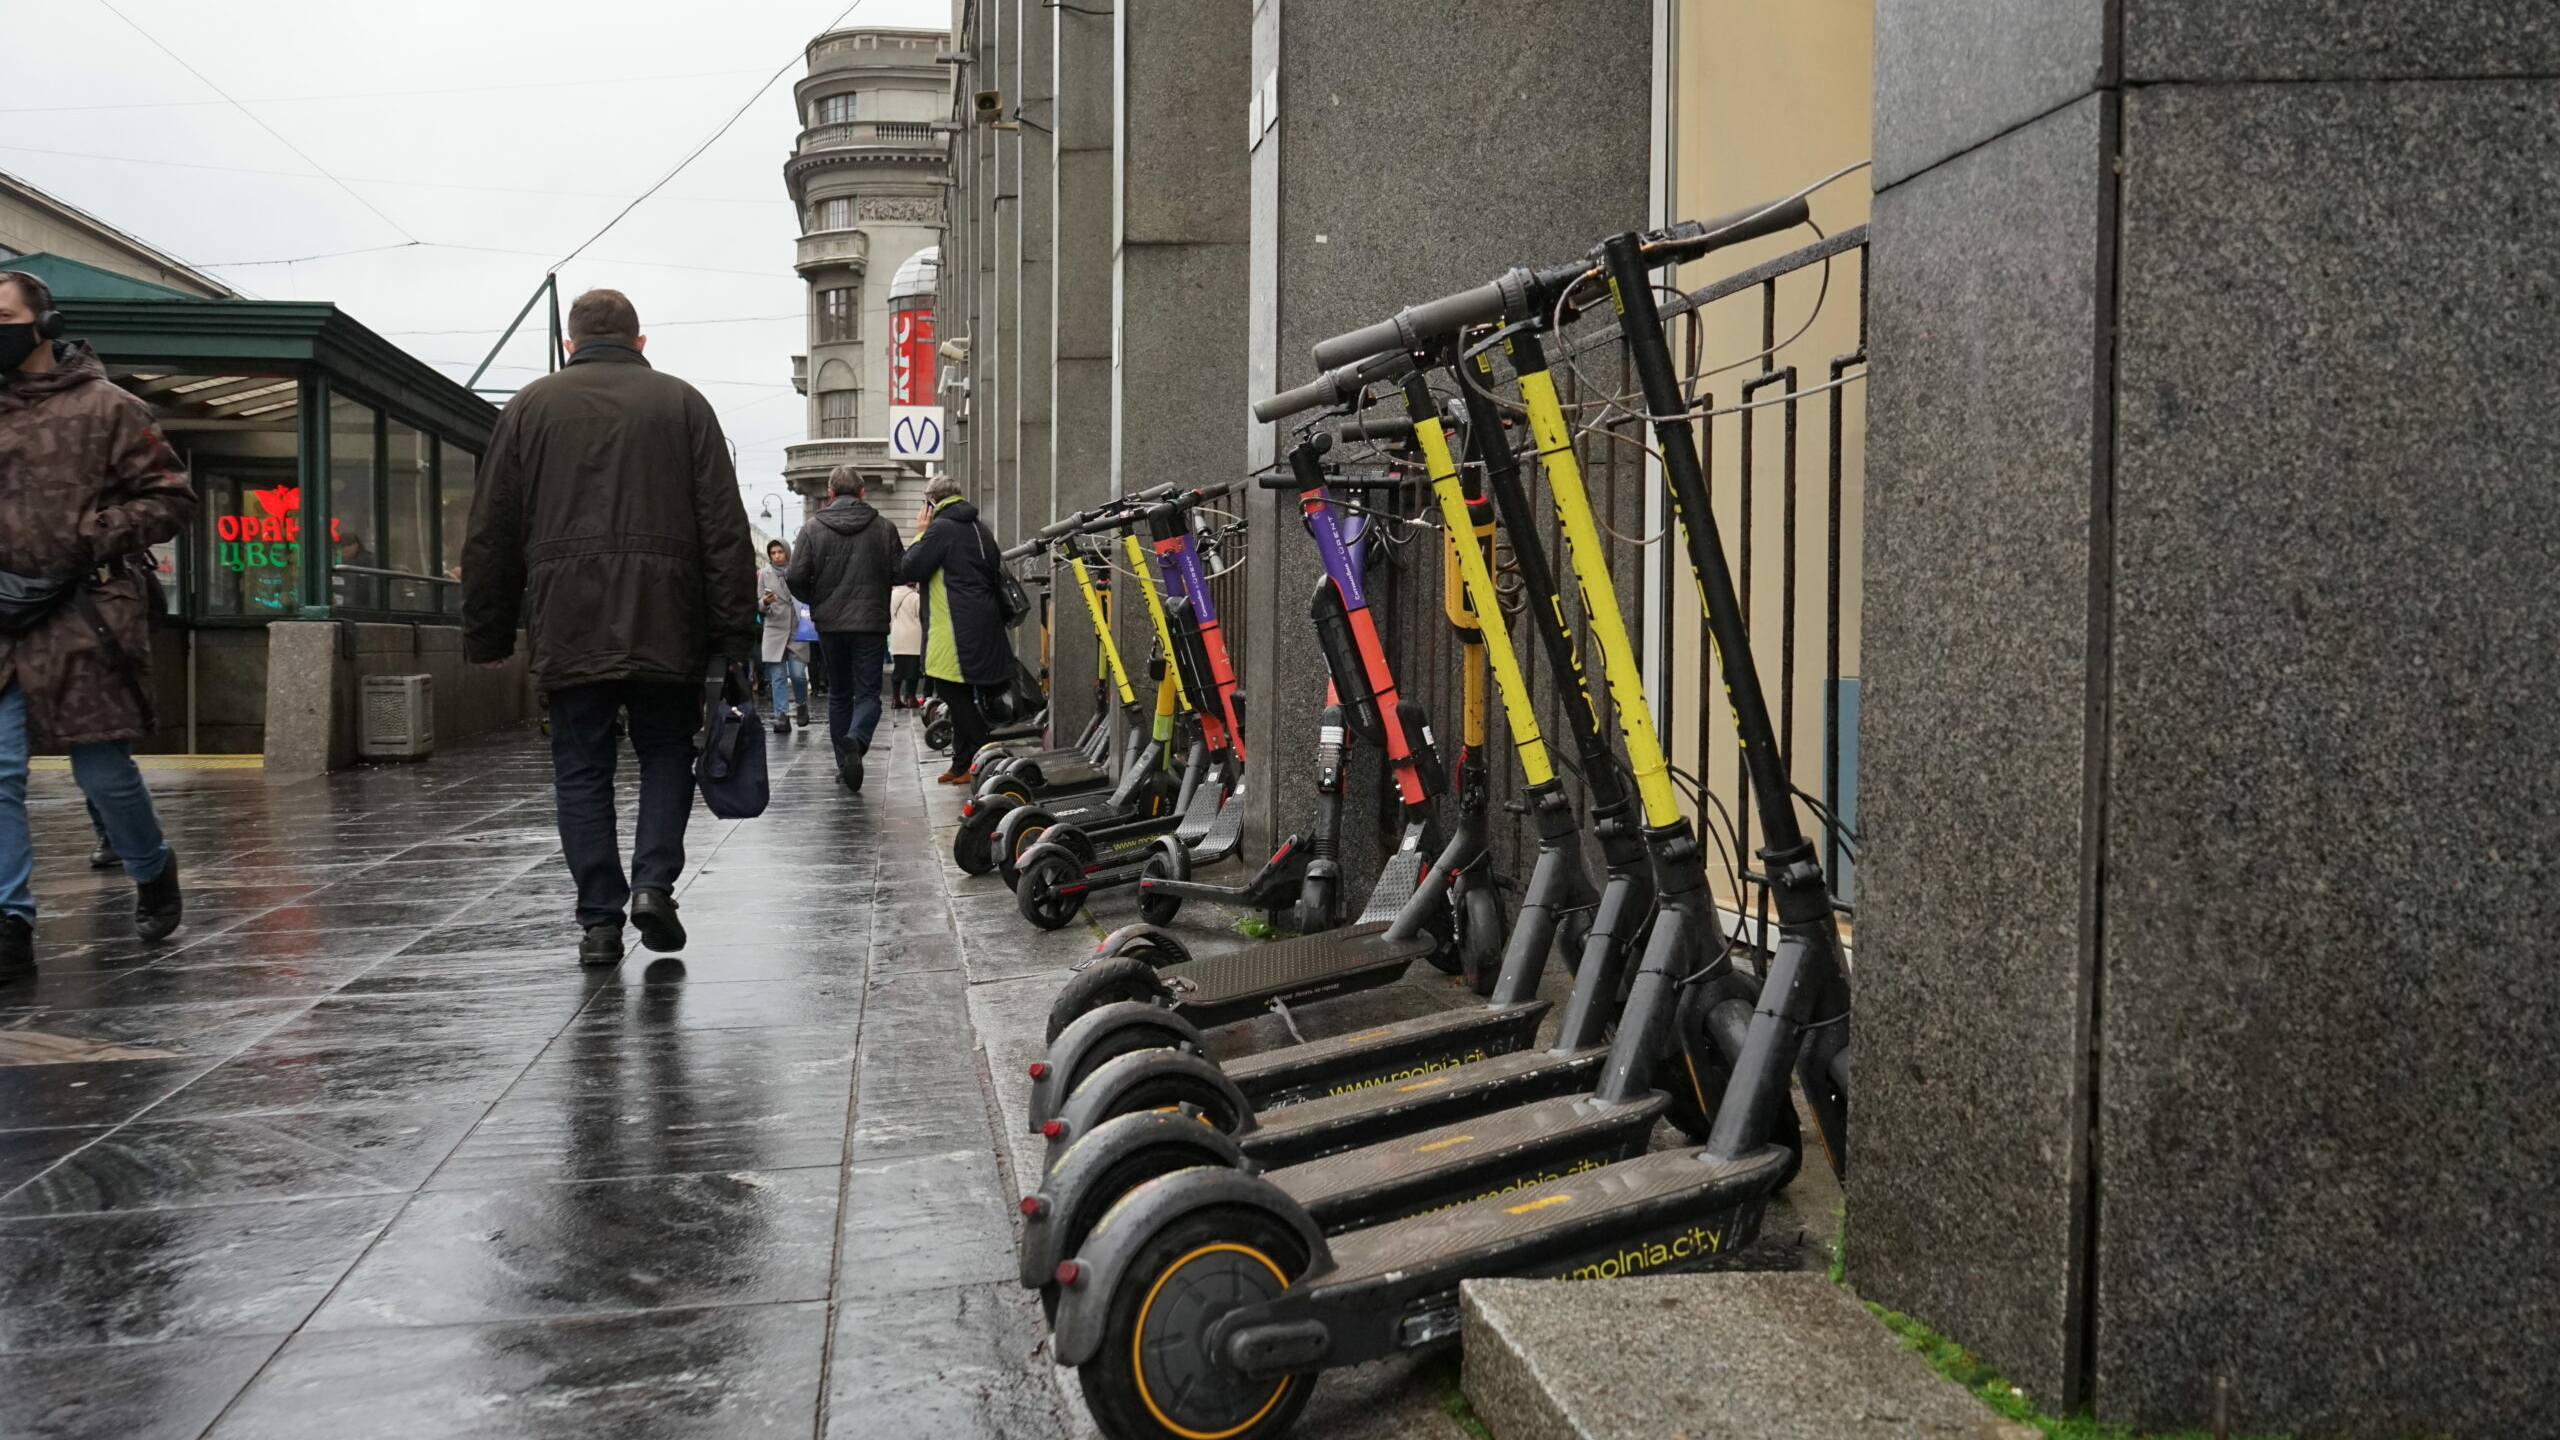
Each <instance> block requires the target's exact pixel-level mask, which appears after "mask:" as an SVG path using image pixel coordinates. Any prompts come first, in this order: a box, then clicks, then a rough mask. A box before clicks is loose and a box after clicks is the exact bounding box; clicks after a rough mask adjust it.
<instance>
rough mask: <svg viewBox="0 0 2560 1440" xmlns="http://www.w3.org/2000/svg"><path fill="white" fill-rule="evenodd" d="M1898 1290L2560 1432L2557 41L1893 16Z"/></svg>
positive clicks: (2010, 3)
mask: <svg viewBox="0 0 2560 1440" xmlns="http://www.w3.org/2000/svg"><path fill="white" fill-rule="evenodd" d="M1876 60H1877V66H1876V69H1877V80H1876V135H1877V161H1878V167H1877V172H1876V176H1877V185H1878V193H1877V196H1876V202H1875V212H1874V215H1875V218H1874V228H1873V241H1874V263H1875V280H1874V290H1873V306H1874V318H1873V326H1874V330H1873V354H1874V357H1875V368H1874V380H1873V382H1872V384H1873V395H1872V400H1871V408H1870V415H1869V445H1870V452H1869V453H1870V464H1869V476H1870V479H1869V490H1870V494H1869V506H1870V508H1869V512H1868V531H1867V555H1866V561H1867V597H1868V598H1867V606H1868V630H1867V639H1866V649H1865V663H1866V679H1865V692H1864V700H1863V723H1864V729H1863V731H1862V752H1863V765H1862V781H1863V784H1864V793H1863V796H1862V805H1863V813H1864V827H1863V828H1864V832H1865V844H1864V846H1863V847H1862V855H1863V856H1864V863H1863V866H1862V871H1861V889H1862V893H1861V897H1860V900H1861V903H1860V907H1859V922H1858V923H1859V934H1858V960H1859V972H1858V982H1859V985H1860V1005H1859V1011H1860V1016H1859V1026H1860V1043H1859V1049H1860V1051H1861V1052H1862V1053H1861V1054H1860V1056H1859V1062H1858V1068H1857V1070H1856V1082H1855V1093H1854V1101H1855V1104H1856V1106H1857V1108H1858V1112H1859V1130H1858V1149H1857V1165H1856V1167H1855V1169H1854V1170H1853V1172H1852V1178H1851V1182H1850V1194H1849V1207H1850V1219H1851V1223H1850V1236H1851V1240H1850V1246H1849V1256H1850V1269H1851V1278H1852V1279H1853V1280H1854V1281H1855V1282H1856V1283H1857V1284H1858V1285H1859V1287H1860V1288H1861V1290H1862V1291H1864V1292H1865V1293H1866V1294H1867V1295H1868V1296H1869V1297H1870V1298H1872V1299H1876V1300H1879V1301H1882V1302H1884V1303H1886V1304H1889V1305H1893V1306H1896V1307H1897V1308H1902V1309H1906V1310H1910V1311H1912V1312H1914V1313H1916V1314H1918V1315H1920V1316H1921V1317H1922V1318H1923V1319H1925V1320H1927V1321H1929V1322H1930V1323H1932V1324H1934V1325H1936V1326H1938V1327H1939V1328H1940V1329H1943V1330H1945V1331H1947V1332H1949V1333H1951V1334H1953V1335H1955V1336H1957V1337H1959V1338H1961V1339H1963V1340H1964V1341H1965V1342H1966V1343H1967V1344H1969V1345H1972V1346H1974V1347H1975V1348H1977V1349H1978V1350H1979V1351H1980V1352H1981V1353H1983V1354H1984V1355H1985V1356H1986V1357H1987V1358H1989V1359H1990V1360H1992V1361H1993V1362H1994V1363H1996V1364H1998V1365H1999V1366H2001V1367H2002V1368H2003V1369H2005V1370H2006V1371H2008V1373H2010V1374H2011V1375H2012V1376H2013V1378H2015V1379H2017V1380H2018V1381H2019V1382H2020V1383H2022V1384H2024V1385H2025V1386H2027V1387H2028V1388H2029V1389H2030V1390H2031V1391H2032V1392H2034V1393H2035V1394H2036V1395H2037V1397H2038V1398H2039V1399H2040V1400H2043V1401H2045V1402H2047V1403H2048V1404H2052V1405H2056V1406H2070V1405H2074V1404H2078V1403H2083V1402H2087V1403H2093V1404H2094V1406H2095V1408H2096V1410H2097V1413H2098V1414H2099V1415H2100V1416H2101V1418H2106V1419H2113V1420H2122V1421H2127V1422H2131V1423H2133V1424H2136V1425H2140V1426H2143V1427H2146V1428H2151V1427H2159V1428H2169V1427H2183V1426H2193V1425H2197V1424H2200V1423H2202V1422H2203V1421H2204V1420H2205V1419H2206V1418H2207V1417H2208V1415H2209V1413H2210V1405H2211V1397H2212V1394H2213V1389H2214V1386H2215V1383H2216V1381H2217V1379H2220V1380H2224V1381H2227V1382H2228V1385H2229V1395H2230V1407H2231V1421H2232V1424H2233V1428H2234V1429H2235V1430H2243V1431H2278V1430H2281V1431H2288V1432H2294V1433H2299V1434H2301V1435H2304V1436H2306V1437H2308V1436H2355V1437H2381V1436H2392V1435H2408V1434H2453V1435H2458V1436H2493V1435H2495V1436H2509V1435H2524V1434H2534V1433H2547V1431H2548V1429H2549V1425H2550V1421H2549V1419H2548V1417H2549V1415H2550V1414H2551V1413H2552V1411H2553V1409H2554V1407H2555V1405H2560V1380H2555V1379H2554V1378H2553V1372H2552V1370H2551V1369H2550V1367H2548V1366H2546V1365H2542V1364H2540V1363H2538V1359H2537V1357H2538V1355H2539V1352H2540V1350H2541V1349H2542V1348H2543V1345H2542V1342H2543V1340H2544V1339H2545V1337H2547V1336H2549V1335H2550V1334H2552V1333H2554V1328H2555V1327H2554V1321H2555V1318H2556V1317H2555V1314H2554V1312H2555V1310H2560V1298H2556V1297H2560V1233H2555V1232H2560V1207H2555V1206H2554V1205H2553V1204H2552V1203H2551V1202H2550V1199H2549V1197H2550V1195H2551V1194H2552V1193H2553V1192H2554V1190H2555V1187H2560V1119H2555V1118H2554V1115H2553V1111H2552V1109H2551V1107H2550V1106H2549V1104H2548V1103H2547V1100H2548V1095H2549V1093H2550V1088H2551V1077H2552V1075H2553V1074H2554V1073H2555V1071H2556V1070H2560V1066H2555V1062H2554V1060H2553V1059H2552V1057H2551V1054H2550V1047H2551V1044H2552V1041H2551V1038H2550V1037H2551V1036H2552V1035H2553V1034H2554V1033H2555V1027H2554V1024H2553V1021H2554V1019H2555V1018H2560V979H2555V978H2554V974H2553V972H2552V970H2551V969H2550V967H2549V966H2548V965H2546V964H2543V963H2541V961H2542V958H2543V957H2547V956H2548V955H2549V953H2550V952H2551V949H2552V942H2551V940H2550V938H2549V937H2550V936H2551V934H2552V933H2553V930H2554V926H2555V922H2560V889H2555V887H2554V885H2553V883H2552V881H2553V876H2554V872H2555V870H2560V729H2555V727H2553V726H2552V725H2550V724H2549V723H2548V720H2547V718H2546V717H2547V716H2548V714H2549V712H2550V710H2551V707H2552V703H2553V701H2554V700H2555V699H2560V683H2555V681H2554V679H2553V669H2552V663H2551V658H2550V657H2551V656H2552V655H2553V653H2554V652H2555V648H2556V647H2555V642H2560V514H2555V512H2554V509H2553V507H2552V506H2551V505H2550V504H2549V503H2548V491H2549V480H2548V477H2549V475H2550V473H2551V471H2552V468H2553V464H2554V461H2555V459H2560V416H2555V415H2554V413H2553V409H2552V407H2551V406H2549V405H2548V404H2547V402H2546V401H2545V400H2544V398H2543V397H2542V395H2541V394H2540V393H2539V392H2540V391H2541V390H2542V389H2543V386H2542V385H2541V384H2540V383H2539V381H2540V380H2541V378H2542V377H2543V376H2544V375H2545V374H2547V372H2548V369H2549V361H2548V357H2549V356H2550V355H2551V354H2552V353H2553V351H2554V349H2555V344H2560V317H2556V316H2555V311H2554V308H2553V303H2552V302H2553V296H2554V292H2555V290H2560V277H2555V273H2554V272H2555V270H2560V264H2555V262H2554V261H2553V260H2552V258H2551V256H2550V250H2549V246H2548V244H2547V243H2545V241H2544V240H2543V238H2542V237H2544V236H2546V235H2547V234H2548V233H2549V231H2550V228H2551V225H2552V222H2553V220H2554V219H2555V218H2560V215H2555V211H2560V199H2555V196H2560V186H2555V184H2554V181H2555V179H2560V159H2555V158H2554V157H2555V156H2560V144H2556V143H2555V142H2556V141H2560V134H2555V131H2560V80H2554V79H2551V78H2548V77H2550V76H2551V75H2552V74H2553V73H2554V72H2555V69H2560V66H2555V63H2554V62H2555V61H2560V16H2555V14H2554V12H2553V11H2552V10H2551V9H2550V7H2548V6H2547V5H2544V4H2540V3H2529V0H2465V3H2458V4H2453V5H2449V6H2437V7H2430V8H2427V9H2424V10H2420V9H2417V8H2415V7H2408V6H2401V5H2393V4H2386V3H2382V0H2330V3H2320V4H2278V3H2275V0H2249V3H2236V4H2235V3H2229V0H2112V3H2109V0H2071V3H2028V0H1881V3H1880V4H1879V7H1878V13H1877V48H1876Z"/></svg>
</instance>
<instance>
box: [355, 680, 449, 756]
mask: <svg viewBox="0 0 2560 1440" xmlns="http://www.w3.org/2000/svg"><path fill="white" fill-rule="evenodd" d="M361 719H362V723H361V725H360V726H359V727H358V733H357V736H356V754H358V755H359V756H362V757H363V758H365V759H367V760H414V759H416V758H418V757H420V756H423V755H429V754H432V753H434V751H435V748H436V703H435V688H434V684H433V681H432V679H431V678H430V677H428V676H425V675H367V676H366V677H364V713H363V715H362V717H361Z"/></svg>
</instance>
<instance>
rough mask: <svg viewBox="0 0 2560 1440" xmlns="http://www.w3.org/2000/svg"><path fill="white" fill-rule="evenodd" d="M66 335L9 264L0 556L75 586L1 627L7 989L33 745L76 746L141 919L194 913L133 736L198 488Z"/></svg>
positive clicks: (4, 566)
mask: <svg viewBox="0 0 2560 1440" xmlns="http://www.w3.org/2000/svg"><path fill="white" fill-rule="evenodd" d="M61 334H62V315H61V313H60V312H59V311H57V310H55V309H54V308H53V293H52V291H50V290H49V289H47V288H46V287H45V283H44V282H43V281H42V280H39V279H37V278H36V277H35V276H33V275H29V274H26V273H24V272H23V271H17V270H6V271H0V570H7V571H11V572H13V573H15V574H17V575H21V576H25V577H27V578H30V579H45V580H61V579H66V578H68V579H75V580H76V581H77V582H78V583H79V586H80V589H79V590H78V591H77V592H76V594H75V595H74V596H73V597H71V598H68V599H67V600H66V601H65V603H62V604H59V605H56V606H55V607H54V608H53V609H52V610H51V611H49V612H48V613H46V614H45V615H43V616H42V617H41V618H40V619H37V620H36V622H35V623H34V624H33V625H31V626H29V627H28V628H27V629H25V630H22V631H20V632H19V633H17V634H15V635H0V986H5V985H7V984H8V983H9V982H10V981H13V980H29V979H33V978H34V976H35V973H36V959H35V922H36V900H35V892H34V891H33V890H32V889H31V888H30V882H31V880H32V878H33V875H34V871H35V850H34V844H33V842H32V840H31V839H30V838H29V836H28V833H27V755H28V752H29V748H30V746H32V745H42V746H45V747H46V748H48V749H51V748H57V747H58V748H61V749H65V750H68V751H69V752H70V754H71V775H72V778H73V779H75V780H77V781H78V782H79V783H80V790H81V793H82V794H84V795H86V796H87V797H88V799H89V813H90V815H91V817H92V818H93V819H94V820H95V821H96V822H97V826H98V836H99V841H100V846H99V848H100V849H101V850H106V849H112V850H113V851H114V853H115V854H116V855H118V856H120V857H122V858H123V861H124V873H125V874H126V875H127V876H129V877H130V878H131V879H132V880H133V882H134V885H135V899H134V914H133V928H134V932H135V933H136V934H139V935H140V936H141V937H142V938H143V939H145V940H152V941H158V940H165V939H167V938H168V937H169V936H170V935H171V934H172V933H173V932H175V931H176V930H177V928H178V923H179V921H180V919H181V918H182V917H183V911H184V907H183V904H182V897H181V896H180V894H179V891H178V857H177V855H176V854H175V853H174V852H172V851H171V850H170V849H169V845H168V842H167V840H166V839H164V838H163V837H162V835H161V832H160V816H159V813H158V812H157V811H155V810H153V809H152V806H151V790H150V787H148V786H146V785H144V784H143V783H142V772H141V771H140V770H138V769H136V768H135V766H134V763H133V741H134V740H135V739H136V738H137V737H139V736H143V735H148V734H150V733H151V727H152V716H151V702H150V699H149V698H148V697H149V696H150V695H151V693H152V692H151V670H150V665H151V604H150V599H149V591H148V589H147V587H148V586H149V585H151V584H152V583H154V582H153V581H152V580H151V579H150V578H149V560H148V558H147V557H146V556H145V553H144V552H146V551H148V550H149V549H150V548H151V547H152V546H153V545H156V544H158V543H159V542H161V541H163V540H167V539H169V538H170V537H172V536H174V535H176V534H177V533H178V531H179V530H180V529H181V528H182V527H183V526H185V524H186V523H187V521H188V520H190V519H191V518H193V517H194V515H195V512H196V492H195V488H194V487H193V486H192V485H190V484H188V483H187V473H186V470H185V468H184V467H183V466H181V465H180V464H179V463H178V456H177V453H176V452H175V451H173V450H171V449H170V448H169V442H168V441H166V440H163V439H162V438H160V432H159V430H158V429H157V428H155V427H154V426H153V425H152V423H151V410H150V407H148V406H146V405H144V404H143V403H142V402H141V401H139V400H137V399H135V398H134V397H132V396H131V395H128V394H126V393H125V392H124V391H122V390H119V389H117V388H116V387H115V385H114V384H113V383H111V382H110V381H109V380H108V379H107V372H106V368H105V367H104V366H102V365H100V364H99V363H98V356H97V352H96V351H93V350H91V349H90V348H89V346H88V343H87V342H86V341H81V340H64V339H61V338H59V337H60V336H61ZM92 863H94V861H93V862H92ZM0 993H5V992H0Z"/></svg>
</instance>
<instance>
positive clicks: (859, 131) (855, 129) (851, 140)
mask: <svg viewBox="0 0 2560 1440" xmlns="http://www.w3.org/2000/svg"><path fill="white" fill-rule="evenodd" d="M821 150H924V151H930V152H932V153H933V154H934V155H937V156H938V155H940V154H941V153H942V151H943V137H941V136H939V135H936V134H934V133H933V124H932V122H931V121H927V120H845V121H839V122H838V123H836V124H833V125H812V126H810V127H809V128H808V129H806V130H803V131H801V132H800V150H799V153H800V154H802V155H811V154H815V153H817V152H818V151H821Z"/></svg>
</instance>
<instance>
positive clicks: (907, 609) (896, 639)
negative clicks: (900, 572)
mask: <svg viewBox="0 0 2560 1440" xmlns="http://www.w3.org/2000/svg"><path fill="white" fill-rule="evenodd" d="M889 680H890V701H889V703H890V704H891V705H893V706H895V707H896V708H898V709H900V710H913V709H916V708H917V707H919V706H921V705H923V704H924V596H923V595H922V594H920V593H919V592H918V591H917V590H916V587H914V586H913V585H901V586H899V587H898V588H897V589H895V590H892V591H890V592H889Z"/></svg>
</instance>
